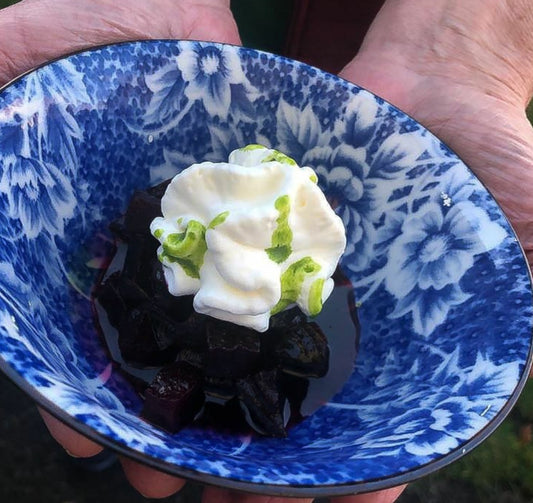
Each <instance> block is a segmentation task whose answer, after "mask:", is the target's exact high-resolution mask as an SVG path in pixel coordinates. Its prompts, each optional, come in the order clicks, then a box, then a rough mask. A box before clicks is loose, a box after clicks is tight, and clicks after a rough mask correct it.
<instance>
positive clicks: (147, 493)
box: [120, 457, 185, 498]
mask: <svg viewBox="0 0 533 503" xmlns="http://www.w3.org/2000/svg"><path fill="white" fill-rule="evenodd" d="M120 462H121V464H122V468H123V469H124V473H125V474H126V478H127V479H128V481H129V483H130V484H131V485H132V486H133V487H134V488H135V489H136V490H137V491H139V492H140V493H141V494H142V495H143V496H144V497H145V498H166V497H167V496H170V495H172V494H174V493H175V492H178V491H179V490H180V489H181V488H182V487H183V486H184V485H185V480H183V479H179V478H177V477H173V476H172V475H168V474H166V473H163V472H160V471H157V470H154V469H153V468H149V467H148V466H144V465H141V464H139V463H136V462H135V461H132V460H131V459H128V458H123V457H121V458H120Z"/></svg>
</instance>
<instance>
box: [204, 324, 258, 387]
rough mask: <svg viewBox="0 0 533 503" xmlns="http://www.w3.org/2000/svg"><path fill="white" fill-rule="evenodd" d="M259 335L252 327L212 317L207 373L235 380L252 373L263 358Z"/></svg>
mask: <svg viewBox="0 0 533 503" xmlns="http://www.w3.org/2000/svg"><path fill="white" fill-rule="evenodd" d="M260 337H261V335H260V334H259V333H258V332H255V331H254V330H251V329H249V328H245V327H241V326H238V325H234V324H233V323H229V322H223V321H215V320H209V322H208V323H207V356H206V373H207V374H208V375H210V376H214V377H227V378H232V379H238V378H240V377H244V376H246V375H248V374H250V373H252V372H253V371H255V370H256V369H257V367H258V364H259V362H260V360H261V352H260V351H261V340H260Z"/></svg>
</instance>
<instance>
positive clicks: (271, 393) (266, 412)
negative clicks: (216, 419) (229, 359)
mask: <svg viewBox="0 0 533 503" xmlns="http://www.w3.org/2000/svg"><path fill="white" fill-rule="evenodd" d="M236 385H237V396H238V397H239V400H240V401H241V404H242V405H243V406H244V408H245V410H246V411H247V412H248V414H249V416H250V422H251V426H252V427H253V428H254V429H256V430H258V431H259V432H261V433H263V434H265V435H269V436H274V437H286V436H287V431H286V430H285V421H284V418H283V409H284V406H285V397H284V396H283V394H282V392H281V389H280V371H279V370H278V369H273V370H262V371H260V372H257V373H256V374H253V375H251V376H247V377H246V378H244V379H239V380H238V381H237V383H236Z"/></svg>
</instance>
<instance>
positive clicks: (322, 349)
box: [273, 323, 329, 377]
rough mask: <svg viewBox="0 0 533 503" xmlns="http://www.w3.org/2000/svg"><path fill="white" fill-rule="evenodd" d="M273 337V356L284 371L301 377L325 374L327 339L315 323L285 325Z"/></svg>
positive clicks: (327, 354) (326, 367) (327, 365)
mask: <svg viewBox="0 0 533 503" xmlns="http://www.w3.org/2000/svg"><path fill="white" fill-rule="evenodd" d="M275 337H276V341H275V343H274V344H275V345H274V349H273V353H274V355H273V356H274V358H275V360H276V361H277V362H278V364H279V366H280V367H281V369H283V370H284V371H285V372H288V373H290V374H294V375H298V376H303V377H324V376H325V375H326V374H327V372H328V369H329V346H328V340H327V338H326V336H325V335H324V333H323V332H322V330H321V329H320V327H319V326H318V325H317V324H316V323H302V324H300V325H296V326H292V327H287V328H285V329H282V330H280V331H279V332H278V333H277V334H276V336H275Z"/></svg>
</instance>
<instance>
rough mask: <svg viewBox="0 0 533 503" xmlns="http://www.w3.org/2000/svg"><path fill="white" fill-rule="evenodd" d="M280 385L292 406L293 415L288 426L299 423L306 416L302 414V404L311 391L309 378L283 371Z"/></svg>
mask: <svg viewBox="0 0 533 503" xmlns="http://www.w3.org/2000/svg"><path fill="white" fill-rule="evenodd" d="M280 387H281V389H282V390H283V393H284V394H285V396H286V397H287V400H288V401H289V405H290V407H291V416H290V420H289V425H288V426H291V425H293V424H296V423H299V422H300V421H301V420H302V419H304V416H303V415H302V404H303V402H304V400H305V398H306V397H307V393H308V391H309V379H307V378H305V377H299V376H295V375H292V374H286V373H285V372H281V374H280Z"/></svg>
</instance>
